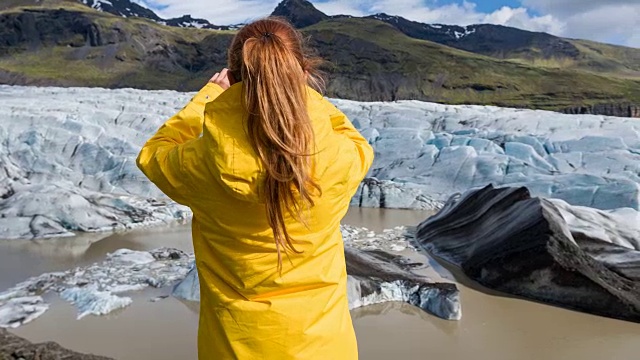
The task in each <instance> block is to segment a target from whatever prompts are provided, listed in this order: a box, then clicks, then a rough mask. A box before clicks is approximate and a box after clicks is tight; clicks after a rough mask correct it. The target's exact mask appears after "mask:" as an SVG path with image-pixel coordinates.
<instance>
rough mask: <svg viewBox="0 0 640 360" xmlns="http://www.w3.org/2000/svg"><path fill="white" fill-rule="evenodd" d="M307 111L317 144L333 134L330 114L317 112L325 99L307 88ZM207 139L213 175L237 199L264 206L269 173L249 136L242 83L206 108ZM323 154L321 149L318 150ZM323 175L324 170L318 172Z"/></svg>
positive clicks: (205, 128) (205, 125) (205, 132)
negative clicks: (330, 133) (262, 195)
mask: <svg viewBox="0 0 640 360" xmlns="http://www.w3.org/2000/svg"><path fill="white" fill-rule="evenodd" d="M307 91H308V98H307V107H308V109H309V114H310V117H311V121H312V124H313V129H314V134H315V140H316V143H317V144H322V143H323V142H322V141H318V140H320V139H321V138H324V137H326V134H327V133H328V132H330V131H332V129H331V126H330V124H331V123H330V121H329V117H328V114H327V113H323V112H317V111H314V109H316V108H318V107H319V106H322V102H321V101H322V100H323V98H322V95H320V93H318V92H317V91H315V90H313V89H312V88H310V87H307ZM204 117H205V122H204V133H203V138H204V140H205V141H206V143H207V144H208V147H209V149H210V151H211V157H210V159H211V160H212V163H211V165H210V166H212V172H213V173H214V174H215V175H217V176H215V178H216V179H218V180H219V181H220V183H221V185H222V186H223V187H224V188H225V190H226V191H228V192H229V193H230V194H231V195H233V196H234V197H236V198H238V199H241V200H244V201H251V202H262V200H261V194H262V186H263V184H264V179H265V177H266V169H265V168H264V166H263V165H262V162H261V161H260V158H259V157H258V155H257V154H256V151H255V150H254V148H253V146H252V144H251V142H250V140H249V136H248V133H247V112H246V110H245V109H244V106H243V105H242V83H236V84H234V85H233V86H231V87H230V88H229V89H227V90H226V91H225V92H223V93H222V94H221V95H220V96H219V97H218V98H217V99H216V100H215V101H213V102H211V103H209V104H208V105H207V106H206V107H205V116H204ZM318 150H320V149H318ZM315 170H316V171H322V169H321V168H320V169H318V168H316V169H315Z"/></svg>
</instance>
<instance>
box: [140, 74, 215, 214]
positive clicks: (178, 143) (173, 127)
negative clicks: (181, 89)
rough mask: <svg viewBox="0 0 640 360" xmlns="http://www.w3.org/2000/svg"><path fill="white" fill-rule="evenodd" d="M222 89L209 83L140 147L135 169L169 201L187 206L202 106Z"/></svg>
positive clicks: (191, 188) (200, 124)
mask: <svg viewBox="0 0 640 360" xmlns="http://www.w3.org/2000/svg"><path fill="white" fill-rule="evenodd" d="M223 91H224V90H223V88H222V87H221V86H219V85H217V84H214V83H208V84H207V85H206V86H205V87H204V88H202V89H201V90H200V91H199V92H198V93H197V94H196V96H194V97H193V98H192V99H191V101H190V102H189V104H187V106H185V107H184V108H183V109H182V110H180V112H178V113H177V114H176V115H174V116H173V117H172V118H171V119H169V120H168V121H167V122H166V123H164V125H162V127H160V129H159V130H158V132H157V133H156V134H155V135H154V136H153V137H152V138H151V139H149V141H147V143H146V144H145V145H144V146H143V147H142V150H141V151H140V154H139V155H138V158H137V160H136V163H137V165H138V168H140V170H142V172H143V173H144V174H145V175H146V176H147V177H148V178H149V180H151V181H152V182H153V183H154V184H156V186H158V188H160V190H162V192H164V193H165V194H166V195H167V196H169V197H170V198H171V199H172V200H174V201H176V202H178V203H181V204H184V205H188V204H187V202H188V201H187V199H188V195H189V193H190V192H192V191H194V188H193V186H192V185H191V184H190V180H191V179H192V176H191V175H192V174H190V173H189V171H191V170H192V169H191V168H190V167H189V166H188V165H189V164H190V163H192V162H193V161H190V159H191V160H193V158H195V156H196V155H197V151H195V150H196V148H197V146H198V139H199V137H200V134H201V133H202V125H203V121H204V108H205V105H206V104H207V103H209V102H211V101H213V100H214V99H215V98H217V97H218V96H219V95H220V94H222V92H223Z"/></svg>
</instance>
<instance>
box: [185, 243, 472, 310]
mask: <svg viewBox="0 0 640 360" xmlns="http://www.w3.org/2000/svg"><path fill="white" fill-rule="evenodd" d="M345 257H346V260H347V273H348V274H349V277H348V284H347V287H348V297H349V308H350V309H355V308H358V307H362V306H367V305H373V304H379V303H383V302H389V301H401V302H407V303H409V304H411V305H415V306H418V307H420V308H421V309H423V310H425V311H427V312H429V313H431V314H433V315H435V316H438V317H440V318H443V319H446V320H460V318H461V317H462V313H461V308H460V295H459V292H458V288H457V287H456V285H455V284H447V283H437V282H433V281H431V280H430V279H429V278H426V277H423V276H419V275H416V274H414V273H412V272H410V271H409V270H408V269H407V268H406V266H402V265H401V264H400V262H399V261H398V259H399V257H396V256H395V255H392V254H388V253H385V252H383V251H362V250H358V249H355V248H351V247H346V248H345ZM173 295H174V296H175V297H177V298H180V299H183V300H187V301H200V284H199V282H198V272H197V270H196V268H195V267H192V269H191V271H190V272H189V274H188V275H187V277H186V278H185V279H184V280H183V281H182V282H180V283H179V284H178V285H176V287H175V288H174V291H173Z"/></svg>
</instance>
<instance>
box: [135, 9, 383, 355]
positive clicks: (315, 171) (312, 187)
mask: <svg viewBox="0 0 640 360" xmlns="http://www.w3.org/2000/svg"><path fill="white" fill-rule="evenodd" d="M317 63H318V62H317V61H316V60H314V59H313V58H311V57H309V56H307V55H306V54H305V53H304V52H303V41H302V38H301V35H300V34H299V33H298V32H297V31H296V30H295V29H293V28H292V27H291V26H290V25H289V24H288V23H286V22H284V21H283V20H279V19H275V18H267V19H264V20H259V21H256V22H254V23H252V24H249V25H247V26H245V27H244V28H242V30H240V31H239V32H238V34H237V35H236V37H235V39H234V40H233V42H232V45H231V48H230V49H229V64H228V65H229V71H227V70H226V69H225V70H223V71H222V72H221V73H219V74H216V75H215V76H214V77H213V78H212V79H211V81H210V83H209V84H207V85H206V86H205V87H204V88H203V89H202V90H201V91H200V92H199V93H198V94H197V95H196V96H195V97H194V98H193V99H192V101H191V103H189V104H188V105H187V106H186V107H185V108H184V109H182V111H180V112H179V113H178V114H177V115H175V116H174V117H173V118H171V119H170V120H169V121H167V123H165V124H164V125H163V126H162V127H161V128H160V130H159V131H158V133H157V134H156V135H155V136H153V138H151V140H149V141H148V142H147V143H146V145H145V146H144V147H143V149H142V151H141V152H140V155H139V156H138V166H139V167H140V169H141V170H142V171H143V172H144V173H145V174H146V176H147V177H148V178H149V179H150V180H151V181H153V182H154V183H155V184H156V185H157V186H158V187H159V188H160V189H161V190H162V191H163V192H164V193H165V194H167V195H168V196H169V197H171V198H172V199H173V200H175V201H176V202H178V203H181V204H184V205H187V206H189V207H190V208H191V209H192V210H193V214H194V218H193V224H192V227H193V244H194V248H195V255H196V265H197V269H198V273H199V277H200V286H201V288H200V292H201V304H200V309H201V310H200V326H199V335H198V353H199V358H200V359H211V360H214V359H215V360H220V359H242V360H253V359H278V360H283V359H334V360H335V359H349V360H352V359H357V357H358V354H357V346H356V338H355V333H354V330H353V325H352V323H351V318H350V314H349V309H348V303H347V274H346V268H345V259H344V249H343V242H342V237H341V233H340V228H339V225H340V221H341V219H342V218H343V216H344V215H345V213H346V212H347V208H348V205H349V202H350V200H351V197H352V196H353V195H354V194H355V192H356V189H357V187H358V185H359V183H360V182H361V181H362V179H363V178H364V176H365V174H366V173H367V171H368V170H369V166H370V165H371V162H372V160H373V151H372V149H371V147H370V146H369V144H368V143H367V141H366V140H365V139H364V138H363V137H362V136H361V135H360V134H359V133H358V131H357V130H356V129H355V128H354V127H353V125H352V124H351V122H350V121H349V120H348V119H347V118H346V117H345V115H344V114H342V113H341V112H340V111H339V110H338V109H336V108H335V107H334V106H333V105H332V104H331V103H329V102H328V101H327V100H325V99H324V98H323V97H322V95H320V94H319V93H318V92H316V91H315V90H312V89H311V87H309V86H308V84H317V83H318V80H317V77H316V76H315V74H316V68H315V66H316V65H317ZM235 79H238V80H239V82H237V83H235Z"/></svg>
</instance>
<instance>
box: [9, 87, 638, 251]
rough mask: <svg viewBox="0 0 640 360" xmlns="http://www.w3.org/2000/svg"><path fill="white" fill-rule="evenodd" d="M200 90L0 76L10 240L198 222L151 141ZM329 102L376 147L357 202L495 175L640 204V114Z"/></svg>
mask: <svg viewBox="0 0 640 360" xmlns="http://www.w3.org/2000/svg"><path fill="white" fill-rule="evenodd" d="M192 96H193V93H180V92H175V91H144V90H134V89H117V90H110V89H101V88H47V87H42V88H41V87H19V86H0V139H1V140H2V146H0V239H21V238H46V237H51V236H73V234H74V233H76V232H96V231H103V230H125V229H130V228H135V227H141V226H150V225H158V224H165V223H169V222H172V221H176V220H181V221H187V220H188V219H189V218H190V216H191V213H190V211H189V209H188V208H186V207H183V206H180V205H177V204H175V203H173V202H171V201H169V200H168V199H167V198H166V197H165V196H164V195H163V194H162V193H161V192H160V191H159V190H158V189H157V188H156V187H155V186H153V185H152V184H151V183H149V181H148V180H147V179H146V178H145V177H144V176H143V174H142V173H141V172H140V171H139V170H138V169H137V167H136V165H135V157H136V155H137V153H138V151H139V149H140V147H141V146H142V145H143V143H144V142H145V141H146V140H147V139H148V138H149V137H150V136H151V135H152V134H153V133H154V132H155V131H156V130H157V129H158V128H159V127H160V125H161V124H162V123H163V122H164V121H165V120H166V119H168V118H169V117H171V116H172V115H174V114H175V113H176V112H177V111H178V110H180V108H182V107H183V106H184V105H185V104H186V103H187V102H188V101H189V99H190V98H191V97H192ZM331 101H332V102H333V103H334V104H335V105H336V106H337V107H338V108H340V109H341V110H342V111H344V112H345V114H346V115H347V116H348V117H349V118H350V119H351V120H352V122H353V123H354V125H355V126H356V127H357V128H358V129H360V130H361V132H362V134H363V135H364V136H366V137H367V138H368V139H369V141H370V142H371V144H372V145H373V147H374V148H375V153H376V159H375V161H374V164H373V166H372V168H371V171H370V173H369V174H368V177H367V179H366V180H365V181H364V182H363V183H362V185H361V187H360V189H359V191H358V192H357V194H356V196H355V197H354V198H353V201H352V205H353V206H362V207H386V208H399V209H439V208H440V207H441V206H442V204H443V202H444V201H445V200H446V199H447V198H448V197H449V196H450V195H451V194H454V193H458V192H463V191H466V190H469V189H472V188H479V187H482V186H484V185H487V184H494V185H496V186H502V185H505V186H506V185H508V186H526V187H527V188H529V189H530V190H531V191H532V193H533V195H534V196H542V197H545V198H555V199H560V200H564V201H566V202H568V203H569V204H571V205H578V206H586V207H591V208H597V209H602V210H609V209H617V208H625V207H628V208H631V209H635V210H638V208H639V206H640V200H639V199H640V188H639V186H640V185H639V184H640V175H639V174H640V135H639V133H638V124H639V123H638V121H637V120H636V119H628V118H615V117H606V116H596V115H564V114H558V113H554V112H549V111H533V110H519V109H506V108H498V107H491V106H471V105H461V106H453V105H441V104H434V103H426V102H419V101H398V102H392V103H381V102H372V103H362V102H354V101H347V100H337V99H331Z"/></svg>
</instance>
